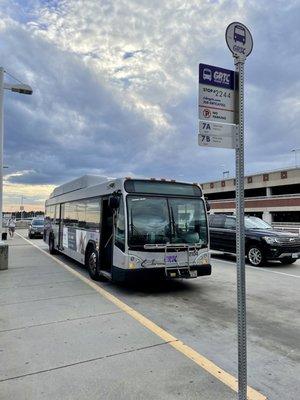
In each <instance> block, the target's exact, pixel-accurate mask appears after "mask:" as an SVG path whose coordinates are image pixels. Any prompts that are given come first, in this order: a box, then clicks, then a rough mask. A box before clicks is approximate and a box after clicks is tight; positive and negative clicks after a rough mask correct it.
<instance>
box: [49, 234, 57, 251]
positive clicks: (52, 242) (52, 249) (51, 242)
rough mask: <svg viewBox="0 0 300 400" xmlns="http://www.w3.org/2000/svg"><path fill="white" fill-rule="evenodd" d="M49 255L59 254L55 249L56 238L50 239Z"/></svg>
mask: <svg viewBox="0 0 300 400" xmlns="http://www.w3.org/2000/svg"><path fill="white" fill-rule="evenodd" d="M49 253H50V254H57V251H56V250H55V247H54V237H53V236H52V237H50V238H49Z"/></svg>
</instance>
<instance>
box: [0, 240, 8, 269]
mask: <svg viewBox="0 0 300 400" xmlns="http://www.w3.org/2000/svg"><path fill="white" fill-rule="evenodd" d="M6 269H8V245H7V244H6V243H4V242H0V271H1V270H6Z"/></svg>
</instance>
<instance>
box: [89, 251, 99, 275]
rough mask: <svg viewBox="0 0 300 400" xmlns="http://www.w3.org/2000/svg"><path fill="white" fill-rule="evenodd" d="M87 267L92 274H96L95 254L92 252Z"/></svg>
mask: <svg viewBox="0 0 300 400" xmlns="http://www.w3.org/2000/svg"><path fill="white" fill-rule="evenodd" d="M89 267H90V270H91V271H92V272H93V273H96V267H97V262H96V254H95V253H94V252H93V253H91V255H90V257H89Z"/></svg>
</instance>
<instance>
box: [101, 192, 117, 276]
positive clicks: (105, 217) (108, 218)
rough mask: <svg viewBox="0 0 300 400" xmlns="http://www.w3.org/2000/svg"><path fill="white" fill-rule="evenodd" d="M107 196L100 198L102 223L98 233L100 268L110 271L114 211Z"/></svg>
mask: <svg viewBox="0 0 300 400" xmlns="http://www.w3.org/2000/svg"><path fill="white" fill-rule="evenodd" d="M108 203H109V199H108V197H104V198H103V200H102V224H101V234H100V252H99V259H100V269H102V270H105V271H108V272H110V271H111V267H112V260H113V247H114V212H113V210H112V209H111V207H110V206H109V204H108Z"/></svg>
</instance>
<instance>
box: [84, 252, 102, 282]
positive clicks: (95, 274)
mask: <svg viewBox="0 0 300 400" xmlns="http://www.w3.org/2000/svg"><path fill="white" fill-rule="evenodd" d="M85 266H86V269H87V270H88V272H89V275H90V277H91V278H92V279H93V280H94V281H100V280H101V277H100V274H99V256H98V252H97V250H96V249H95V247H94V246H92V245H90V246H88V248H87V250H86V255H85Z"/></svg>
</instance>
